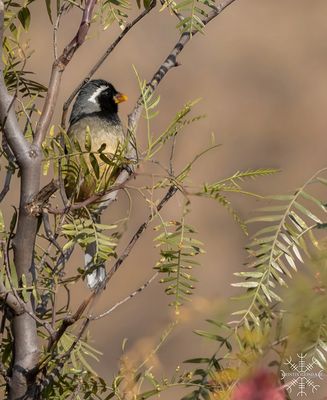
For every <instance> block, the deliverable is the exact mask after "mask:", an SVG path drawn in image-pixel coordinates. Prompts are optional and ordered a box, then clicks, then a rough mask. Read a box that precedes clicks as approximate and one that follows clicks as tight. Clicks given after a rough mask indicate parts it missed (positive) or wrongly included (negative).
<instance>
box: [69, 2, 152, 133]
mask: <svg viewBox="0 0 327 400" xmlns="http://www.w3.org/2000/svg"><path fill="white" fill-rule="evenodd" d="M155 6H156V0H154V1H153V2H152V3H151V5H150V7H149V8H147V9H145V10H144V11H143V12H142V13H141V14H140V15H138V16H137V17H136V18H135V19H134V20H133V21H132V22H130V23H128V24H127V25H126V26H125V28H124V29H123V30H122V32H121V33H120V35H119V36H118V37H117V38H116V39H115V40H114V41H113V43H112V44H111V45H110V46H109V47H108V48H107V50H106V51H105V52H104V53H103V54H102V55H101V57H100V58H99V59H98V61H97V62H96V63H95V64H94V65H93V67H92V68H91V69H90V71H89V73H88V74H87V75H86V77H85V78H84V79H83V81H82V82H80V84H79V85H78V86H77V87H76V88H75V89H74V90H73V92H72V93H71V95H70V96H69V97H68V99H67V100H66V102H65V103H64V106H63V112H62V117H61V126H62V127H63V128H65V126H66V117H67V111H68V108H69V106H70V104H71V102H72V101H73V100H74V97H75V96H76V95H77V93H78V92H79V90H80V89H81V87H82V86H83V85H85V83H87V82H88V81H89V80H90V79H91V78H92V76H93V75H94V74H95V73H96V71H97V70H98V69H99V68H100V67H101V65H102V64H103V63H104V62H105V61H106V59H107V58H108V57H109V55H110V54H111V53H112V52H113V50H114V49H115V48H116V46H117V45H118V44H119V43H120V41H121V40H122V39H123V38H124V36H125V35H126V34H127V33H128V32H129V31H130V30H131V29H132V28H133V26H134V25H136V24H137V23H138V22H139V21H140V20H141V19H142V18H143V17H145V16H146V15H147V14H148V13H149V12H150V11H151V10H152V9H153V8H155Z"/></svg>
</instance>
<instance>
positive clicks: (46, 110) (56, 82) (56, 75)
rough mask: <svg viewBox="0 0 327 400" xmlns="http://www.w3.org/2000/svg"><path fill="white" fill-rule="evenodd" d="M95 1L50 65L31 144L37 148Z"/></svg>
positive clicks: (90, 1) (85, 33) (87, 25)
mask: <svg viewBox="0 0 327 400" xmlns="http://www.w3.org/2000/svg"><path fill="white" fill-rule="evenodd" d="M95 4H96V0H87V1H86V3H85V8H84V11H83V15H82V20H81V23H80V26H79V28H78V30H77V32H76V35H75V36H74V37H73V39H72V40H71V41H70V43H69V44H68V45H67V46H66V47H65V48H64V50H63V52H62V54H61V56H60V57H59V58H57V59H56V60H55V61H54V63H53V65H52V72H51V76H50V82H49V89H48V93H47V96H46V98H45V102H44V106H43V110H42V114H41V117H40V120H39V122H38V124H37V127H36V132H35V137H34V141H33V143H34V144H35V145H37V146H38V147H40V146H41V144H42V142H43V140H44V138H45V136H46V133H47V130H48V128H49V125H50V122H51V119H52V116H53V112H54V108H55V104H56V100H57V97H58V93H59V87H60V82H61V77H62V73H63V72H64V70H65V68H66V66H67V65H68V63H69V62H70V60H71V59H72V58H73V56H74V54H75V52H76V50H77V49H78V48H79V47H80V46H81V45H82V44H83V43H84V41H85V38H86V35H87V32H88V30H89V27H90V23H91V18H92V13H93V9H94V6H95Z"/></svg>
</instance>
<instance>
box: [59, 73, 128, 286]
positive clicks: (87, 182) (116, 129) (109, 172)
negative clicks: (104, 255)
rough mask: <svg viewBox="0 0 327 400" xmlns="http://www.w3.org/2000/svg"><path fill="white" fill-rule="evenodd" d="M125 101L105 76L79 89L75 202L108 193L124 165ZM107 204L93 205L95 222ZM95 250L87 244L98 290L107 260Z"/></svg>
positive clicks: (72, 180) (68, 183) (71, 170)
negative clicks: (122, 110) (122, 105)
mask: <svg viewBox="0 0 327 400" xmlns="http://www.w3.org/2000/svg"><path fill="white" fill-rule="evenodd" d="M125 100H127V96H126V95H124V94H121V93H119V92H117V90H116V89H115V88H114V87H113V85H112V84H111V83H109V82H106V81H104V80H102V79H96V80H91V81H89V82H88V83H86V84H85V85H84V86H83V87H82V88H81V90H80V91H79V93H78V95H77V98H76V101H75V103H74V105H73V108H72V112H71V115H70V119H69V122H70V126H69V129H68V131H67V135H68V138H69V142H70V145H69V146H67V144H66V151H67V153H68V163H67V164H68V166H67V171H66V177H65V189H66V194H67V197H68V198H70V199H72V200H73V201H76V202H82V201H85V200H86V199H88V198H90V197H92V195H94V194H95V193H102V192H105V190H106V189H108V187H110V186H111V185H113V184H114V182H115V179H116V178H117V176H118V175H119V173H120V171H121V170H122V168H124V166H123V163H122V162H119V161H118V159H122V158H123V154H124V149H126V147H127V146H128V144H127V143H126V141H127V137H126V135H125V133H124V130H123V126H122V123H121V121H120V119H119V117H118V104H119V103H121V102H123V101H125ZM68 147H69V148H68ZM119 157H120V158H119ZM108 160H109V161H108ZM110 160H112V162H110ZM105 206H106V203H105V196H104V199H100V200H99V201H98V202H96V203H95V204H94V205H92V206H90V208H89V210H90V215H91V216H92V219H93V221H94V222H99V218H100V213H101V211H102V210H103V209H104V208H105ZM95 252H96V244H95V242H91V243H90V244H88V245H87V246H86V249H85V269H86V270H90V272H89V273H88V274H87V275H86V282H87V285H88V286H89V288H90V289H96V288H97V287H98V286H99V285H100V284H101V282H103V280H104V279H105V267H104V264H103V262H102V263H99V264H95V263H94V256H95Z"/></svg>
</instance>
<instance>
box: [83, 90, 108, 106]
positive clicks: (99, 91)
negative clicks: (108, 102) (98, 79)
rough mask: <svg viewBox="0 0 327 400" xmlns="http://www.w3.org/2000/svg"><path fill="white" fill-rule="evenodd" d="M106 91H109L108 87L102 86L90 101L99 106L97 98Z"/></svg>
mask: <svg viewBox="0 0 327 400" xmlns="http://www.w3.org/2000/svg"><path fill="white" fill-rule="evenodd" d="M105 89H107V86H105V85H102V86H100V87H98V88H97V90H96V91H95V92H94V93H93V94H92V96H90V97H89V98H88V101H90V102H91V103H94V104H97V101H96V98H97V97H98V96H99V94H100V93H101V92H103V91H104V90H105Z"/></svg>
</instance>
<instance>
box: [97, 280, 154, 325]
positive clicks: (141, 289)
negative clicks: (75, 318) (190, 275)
mask: <svg viewBox="0 0 327 400" xmlns="http://www.w3.org/2000/svg"><path fill="white" fill-rule="evenodd" d="M157 276H158V272H156V273H155V274H154V275H152V276H151V278H150V279H149V280H148V281H146V282H145V283H143V285H142V286H140V287H139V288H138V289H136V290H134V292H133V293H131V294H129V295H128V296H126V297H125V298H124V299H123V300H120V301H119V302H118V303H116V304H115V305H114V306H112V307H111V308H109V310H107V311H105V312H104V313H102V314H99V315H96V316H94V317H93V316H91V317H90V320H91V321H97V320H98V319H101V318H103V317H106V316H108V315H109V314H111V313H112V312H113V311H115V310H116V308H118V307H120V306H121V305H123V304H124V303H126V302H127V301H129V300H131V299H132V298H133V297H135V296H136V295H137V294H139V293H141V292H143V290H144V289H146V288H147V287H148V286H149V285H150V284H151V283H152V282H153V281H154V279H156V277H157Z"/></svg>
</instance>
